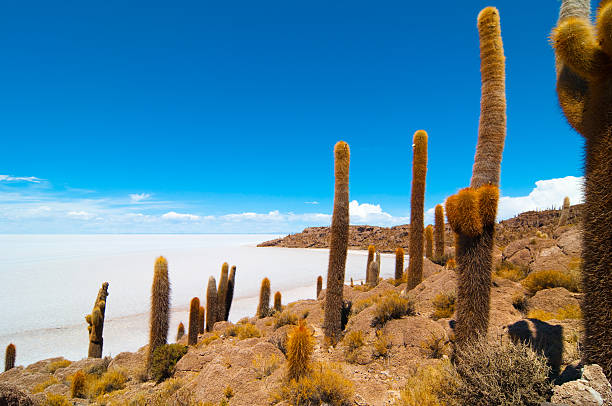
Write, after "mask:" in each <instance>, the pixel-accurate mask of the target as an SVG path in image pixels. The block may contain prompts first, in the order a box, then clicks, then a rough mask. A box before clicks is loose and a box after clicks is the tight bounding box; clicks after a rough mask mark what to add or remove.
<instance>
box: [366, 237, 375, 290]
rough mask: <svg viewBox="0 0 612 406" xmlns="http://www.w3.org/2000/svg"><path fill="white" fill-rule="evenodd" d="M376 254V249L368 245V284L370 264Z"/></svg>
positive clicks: (368, 281)
mask: <svg viewBox="0 0 612 406" xmlns="http://www.w3.org/2000/svg"><path fill="white" fill-rule="evenodd" d="M375 254H376V247H375V246H373V245H368V262H366V283H370V279H369V274H370V264H371V263H372V261H374V255H375Z"/></svg>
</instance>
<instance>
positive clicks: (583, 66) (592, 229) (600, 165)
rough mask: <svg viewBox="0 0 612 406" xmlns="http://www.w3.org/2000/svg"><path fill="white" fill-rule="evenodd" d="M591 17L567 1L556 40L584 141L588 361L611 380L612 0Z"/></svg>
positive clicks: (570, 116) (569, 114)
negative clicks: (593, 21) (591, 19)
mask: <svg viewBox="0 0 612 406" xmlns="http://www.w3.org/2000/svg"><path fill="white" fill-rule="evenodd" d="M590 14H591V10H590V2H588V1H584V0H563V2H562V5H561V11H560V13H559V21H558V24H557V27H556V28H555V29H554V31H553V34H552V42H553V47H554V49H555V55H556V62H557V63H556V67H557V96H558V98H559V103H560V105H561V108H562V110H563V113H564V114H565V117H566V118H567V121H568V122H569V124H570V125H571V126H572V127H573V128H574V129H575V130H576V131H577V132H578V133H580V134H581V135H582V136H583V137H584V140H585V154H584V156H585V165H584V168H585V176H584V178H585V182H584V209H583V219H582V220H583V227H582V229H583V234H582V238H583V242H582V252H583V254H582V256H583V258H582V259H583V269H582V278H583V280H582V285H583V289H584V298H583V301H582V313H583V315H584V337H585V338H584V361H585V362H586V363H596V364H599V365H600V366H601V367H602V368H603V370H604V372H605V373H606V375H607V376H608V378H612V317H610V304H611V303H612V272H610V268H611V266H612V250H610V241H612V216H611V215H610V213H612V204H611V202H612V182H610V179H612V159H610V152H611V151H612V116H611V115H610V111H612V97H610V95H611V94H612V81H611V80H610V79H611V78H612V64H611V63H610V62H611V61H612V2H610V1H609V0H602V1H601V2H600V3H599V7H598V9H597V18H596V20H595V24H593V23H591V21H590ZM568 203H569V202H568Z"/></svg>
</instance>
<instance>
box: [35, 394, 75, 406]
mask: <svg viewBox="0 0 612 406" xmlns="http://www.w3.org/2000/svg"><path fill="white" fill-rule="evenodd" d="M41 405H42V406H72V403H70V401H69V400H68V398H66V396H64V395H57V394H55V393H47V397H46V399H45V400H43V401H42V403H41Z"/></svg>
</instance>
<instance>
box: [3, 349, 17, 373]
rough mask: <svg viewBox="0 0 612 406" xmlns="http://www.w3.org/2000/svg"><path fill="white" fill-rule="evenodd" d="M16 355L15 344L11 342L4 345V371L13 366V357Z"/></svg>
mask: <svg viewBox="0 0 612 406" xmlns="http://www.w3.org/2000/svg"><path fill="white" fill-rule="evenodd" d="M16 357H17V349H16V348H15V344H13V343H11V344H9V345H7V346H6V353H5V354H4V372H6V371H8V370H9V369H13V368H15V358H16Z"/></svg>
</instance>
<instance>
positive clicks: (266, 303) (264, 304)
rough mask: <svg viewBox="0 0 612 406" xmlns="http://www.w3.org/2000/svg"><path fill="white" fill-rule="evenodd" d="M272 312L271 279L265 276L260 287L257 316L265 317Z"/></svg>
mask: <svg viewBox="0 0 612 406" xmlns="http://www.w3.org/2000/svg"><path fill="white" fill-rule="evenodd" d="M269 313H270V279H268V278H263V280H262V281H261V288H260V289H259V305H257V317H259V318H260V319H261V318H264V317H266V316H268V314H269Z"/></svg>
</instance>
